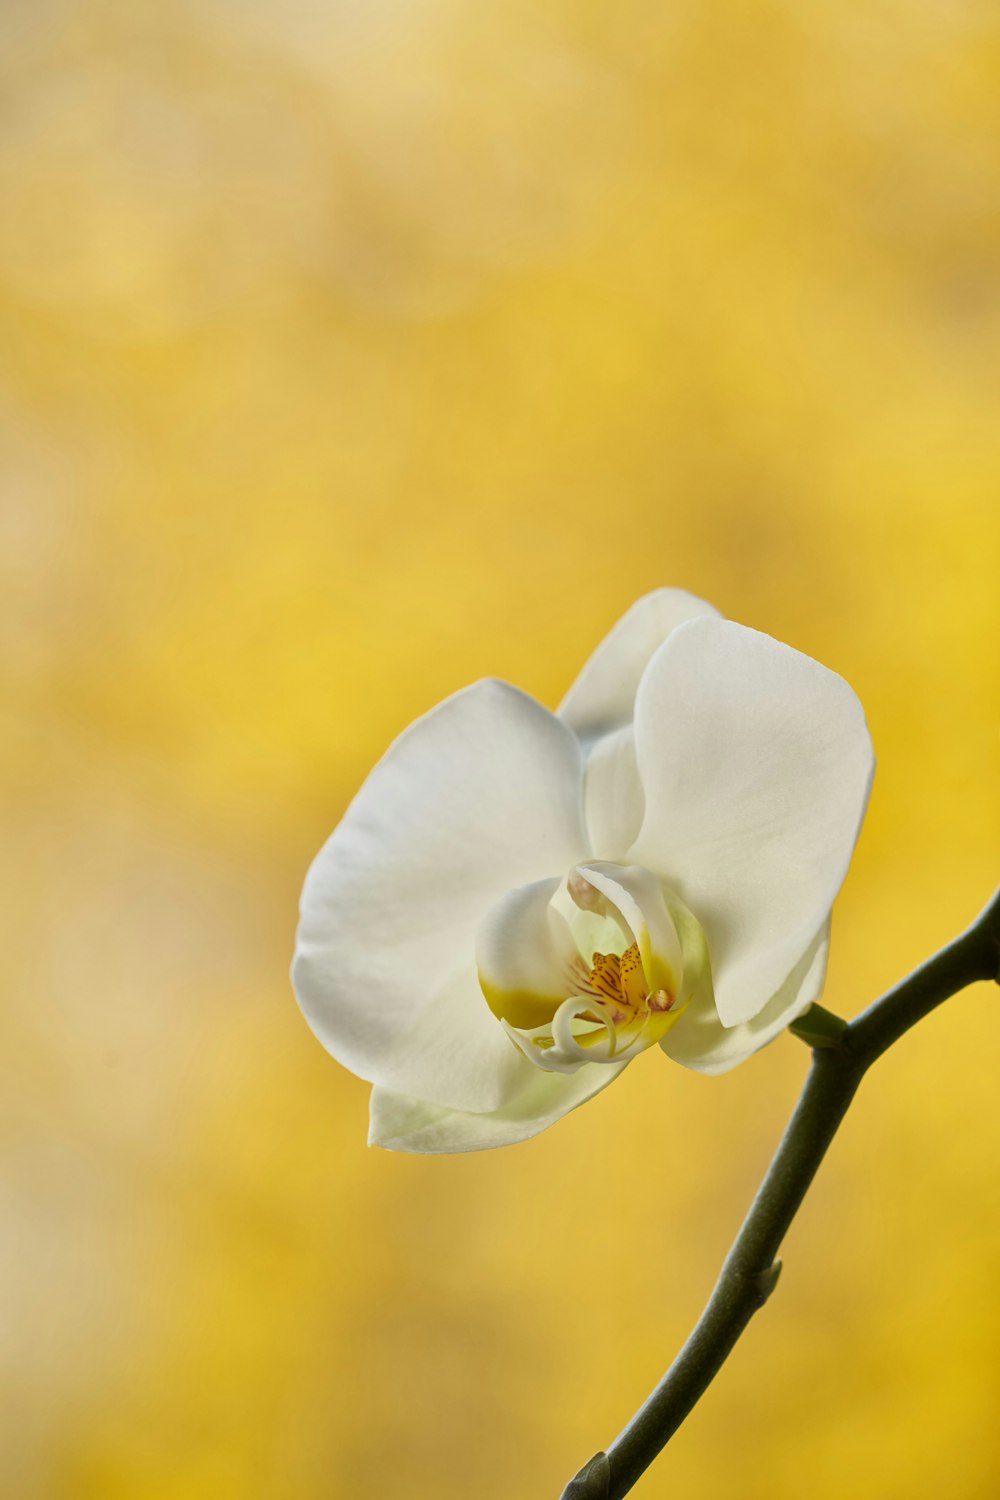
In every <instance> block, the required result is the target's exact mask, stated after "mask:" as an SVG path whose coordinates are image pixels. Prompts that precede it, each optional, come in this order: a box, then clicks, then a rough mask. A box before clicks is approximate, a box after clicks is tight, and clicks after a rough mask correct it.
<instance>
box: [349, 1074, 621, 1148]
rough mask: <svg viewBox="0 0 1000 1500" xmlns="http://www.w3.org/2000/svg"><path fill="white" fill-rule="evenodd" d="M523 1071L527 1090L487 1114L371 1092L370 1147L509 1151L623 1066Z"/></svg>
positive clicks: (608, 1080) (591, 1093) (378, 1090)
mask: <svg viewBox="0 0 1000 1500" xmlns="http://www.w3.org/2000/svg"><path fill="white" fill-rule="evenodd" d="M511 1050H512V1051H513V1050H514V1049H513V1048H512V1049H511ZM524 1066H525V1067H526V1068H528V1069H529V1070H530V1072H531V1074H532V1077H531V1079H530V1081H529V1082H528V1085H527V1087H526V1088H525V1089H523V1090H522V1091H521V1092H520V1093H519V1094H518V1095H517V1096H516V1098H514V1099H512V1100H511V1101H510V1102H509V1103H508V1104H505V1105H504V1106H503V1107H502V1108H500V1109H496V1110H491V1111H490V1112H489V1113H486V1114H473V1113H471V1112H469V1111H466V1110H457V1109H443V1108H441V1107H440V1106H439V1105H434V1104H425V1103H422V1102H421V1101H420V1100H418V1099H410V1098H407V1097H406V1096H405V1095H403V1094H394V1093H392V1092H390V1090H388V1089H385V1088H374V1089H372V1097H371V1128H370V1130H369V1134H368V1144H369V1145H370V1146H382V1147H383V1148H384V1149H385V1150H388V1151H416V1152H421V1153H431V1154H443V1153H447V1152H455V1151H485V1150H487V1149H488V1148H489V1147H492V1146H513V1145H515V1144H516V1143H517V1142H518V1141H526V1140H528V1139H529V1138H530V1137H531V1136H533V1135H538V1133H539V1132H540V1131H542V1130H545V1129H546V1128H547V1127H548V1126H549V1125H553V1124H554V1123H555V1122H556V1120H559V1119H561V1118H562V1116H563V1115H566V1114H569V1112H570V1111H571V1110H573V1109H576V1107H577V1106H578V1105H580V1104H583V1103H585V1102H586V1100H587V1099H591V1098H593V1096H594V1095H595V1094H598V1093H600V1091H601V1089H603V1088H607V1086H608V1084H609V1083H611V1082H613V1080H614V1079H615V1078H617V1077H618V1075H619V1073H621V1071H622V1069H623V1068H625V1067H626V1066H627V1064H626V1063H622V1064H621V1065H620V1066H618V1067H615V1066H607V1065H604V1066H602V1065H600V1064H596V1063H589V1064H588V1065H587V1066H586V1067H583V1068H581V1069H580V1070H579V1071H578V1072H576V1073H573V1074H571V1075H568V1074H565V1073H542V1072H540V1071H539V1070H538V1069H537V1068H532V1067H531V1064H530V1063H527V1062H526V1063H525V1064H524Z"/></svg>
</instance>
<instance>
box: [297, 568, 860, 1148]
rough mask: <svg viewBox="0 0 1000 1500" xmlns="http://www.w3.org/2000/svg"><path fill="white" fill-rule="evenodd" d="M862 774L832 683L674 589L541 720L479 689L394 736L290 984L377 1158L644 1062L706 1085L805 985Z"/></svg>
mask: <svg viewBox="0 0 1000 1500" xmlns="http://www.w3.org/2000/svg"><path fill="white" fill-rule="evenodd" d="M873 769H874V759H873V755H872V748H871V740H870V738H869V734H868V730H867V727H866V725H865V720H864V714H863V712H862V709H861V705H860V703H859V702H858V699H857V698H856V697H855V695H854V693H853V692H852V690H851V688H850V687H848V685H847V684H846V683H845V682H844V681H843V679H842V678H840V677H838V676H837V675H836V674H835V673H833V672H831V671H828V670H827V669H826V668H825V667H822V666H820V665H819V664H818V663H817V662H815V661H812V660H811V659H810V658H809V657H807V656H803V655H801V654H800V653H799V652H797V651H793V650H792V649H791V648H790V647H788V646H783V645H781V644H779V643H778V642H777V641H774V640H772V639H771V638H770V637H768V636H766V635H761V634H759V633H758V632H757V631H754V630H748V629H745V628H744V627H743V626H740V625H736V624H733V623H732V622H730V621H727V620H723V619H722V618H721V617H720V616H719V615H718V613H717V611H716V610H714V609H713V608H712V607H711V606H710V605H708V604H705V603H704V602H703V601H701V600H700V599H696V598H694V597H692V596H691V595H690V594H686V593H682V592H680V591H679V590H675V589H661V590H659V591H658V592H656V593H654V594H650V595H648V596H647V597H646V598H643V599H640V600H639V601H638V603H637V604H635V605H634V606H633V607H632V608H631V609H630V610H629V612H628V613H627V614H626V615H625V616H624V618H623V619H622V620H620V621H619V623H618V624H617V626H616V627H615V628H614V630H612V632H611V634H610V635H609V636H608V637H607V639H606V640H605V641H604V642H603V643H602V644H601V645H600V646H599V647H598V649H597V651H596V652H595V653H594V655H593V656H592V657H591V659H590V660H589V661H588V662H587V664H586V666H585V667H584V669H583V671H582V672H581V674H580V676H579V678H578V679H577V681H576V682H575V684H574V685H573V687H572V688H571V690H570V692H569V694H568V696H567V697H566V699H565V700H564V702H563V704H562V706H561V707H560V709H559V711H558V713H556V714H553V713H550V712H549V711H548V709H546V708H543V707H542V705H541V704H540V703H537V702H536V701H535V700H534V699H533V698H530V697H528V696H527V694H525V693H522V692H520V691H519V690H518V689H517V688H514V687H510V686H508V685H507V684H506V683H503V682H497V681H485V682H480V683H477V684H476V685H475V686H473V687H470V688H466V689H465V690H464V691H462V692H459V693H456V694H455V695H454V696H453V697H451V698H448V699H447V700H446V701H445V702H444V703H442V704H440V705H439V706H438V707H437V708H435V709H432V710H431V712H430V713H428V714H426V715H425V716H424V717H423V718H421V719H418V720H417V722H416V723H415V724H413V725H411V726H410V728H409V729H407V730H406V732H405V733H404V734H402V735H401V736H400V737H399V739H398V740H396V742H395V744H393V745H392V746H391V748H390V749H389V750H388V752H387V753H386V755H385V756H384V757H383V759H382V760H381V761H380V762H379V764H378V765H377V766H376V767H375V769H374V770H373V771H372V773H371V775H370V776H369V777H368V779H367V781H366V782H365V784H364V786H363V787H362V788H361V790H360V792H359V793H358V795H357V797H356V798H355V799H354V801H353V802H352V803H351V805H350V807H349V808H348V810H347V812H346V814H345V816H344V819H343V821H342V822H341V824H340V826H339V827H338V828H337V829H336V831H335V832H334V833H333V835H332V836H331V838H330V839H329V841H328V842H327V844H326V845H325V847H324V848H323V849H322V850H321V852H320V854H319V855H318V857H317V858H316V860H315V862H314V864H313V866H312V868H311V870H310V871H309V874H308V876H307V879H306V883H305V889H304V891H303V896H302V915H301V922H300V926H299V931H298V940H297V948H296V955H295V962H294V966H293V971H292V973H293V982H294V985H295V990H296V993H297V995H298V999H299V1003H300V1005H301V1007H302V1009H303V1011H304V1013H305V1015H306V1018H307V1020H308V1022H309V1024H310V1026H311V1027H312V1028H313V1030H314V1031H315V1033H316V1035H317V1036H318V1037H319V1039H320V1041H321V1042H322V1043H323V1045H324V1046H325V1047H326V1048H327V1049H328V1050H329V1051H330V1052H331V1053H332V1054H333V1056H334V1057H336V1058H337V1059H338V1060H339V1061H340V1062H341V1063H343V1064H344V1065H345V1066H346V1067H348V1068H350V1069H351V1070H352V1071H353V1072H354V1073H356V1074H358V1075H359V1076H360V1077H361V1078H365V1079H367V1080H368V1081H369V1082H371V1083H372V1084H374V1088H373V1090H372V1096H371V1132H370V1136H369V1139H370V1141H371V1142H372V1143H373V1144H376V1145H380V1146H386V1147H389V1148H391V1149H394V1150H401V1151H421V1152H442V1151H470V1150H477V1149H481V1148H483V1147H487V1146H502V1145H507V1144H510V1143H511V1142H514V1141H520V1140H524V1139H526V1138H527V1137H528V1136H531V1135H535V1134H536V1133H537V1132H538V1131H540V1130H543V1129H544V1128H545V1127H546V1126H547V1125H551V1124H552V1123H553V1122H554V1121H555V1120H558V1119H559V1118H560V1117H561V1116H562V1115H565V1114H566V1113H567V1112H568V1111H569V1110H571V1109H574V1108H575V1107H576V1106H577V1105H578V1104H582V1103H583V1101H584V1100H585V1099H589V1098H590V1096H591V1095H592V1094H596V1093H597V1092H598V1091H599V1090H600V1089H602V1088H604V1087H605V1086H606V1085H607V1084H609V1083H610V1082H611V1081H612V1080H613V1079H614V1078H617V1077H618V1075H619V1074H620V1073H621V1072H622V1071H623V1069H624V1068H626V1067H627V1066H628V1064H629V1062H631V1061H632V1060H633V1059H634V1058H635V1057H637V1056H638V1054H639V1053H640V1052H644V1051H646V1050H647V1049H649V1048H651V1047H653V1045H654V1044H656V1045H658V1046H659V1048H661V1049H662V1051H664V1052H665V1053H666V1054H667V1055H668V1056H669V1057H672V1058H673V1059H674V1060H675V1061H677V1062H680V1063H683V1064H685V1065H686V1066H687V1067H690V1068H695V1069H698V1070H699V1071H700V1072H703V1073H719V1072H722V1071H723V1070H725V1069H727V1068H730V1067H732V1066H734V1064H736V1063H738V1062H740V1061H742V1060H743V1059H744V1058H746V1057H747V1056H748V1055H749V1054H750V1053H752V1052H754V1051H756V1050H757V1049H758V1048H759V1047H761V1046H763V1045H764V1044H765V1043H766V1042H768V1041H770V1040H771V1039H772V1037H774V1036H776V1035H777V1033H778V1032H780V1031H781V1030H782V1028H783V1027H785V1026H787V1024H788V1023H789V1022H790V1021H792V1020H794V1019H795V1017H797V1016H799V1015H800V1014H801V1013H802V1012H803V1011H804V1010H806V1009H807V1008H808V1007H809V1005H811V1004H812V1002H813V1001H814V1000H815V999H816V998H817V996H818V995H819V994H820V992H821V990H822V986H823V980H824V976H825V970H826V958H827V946H828V937H829V919H830V908H831V906H832V904H833V900H834V897H835V896H836V894H837V892H838V890H839V888H840V885H841V883H842V881H843V879H844V876H845V874H846V872H847V867H848V863H849V861H850V858H851V853H852V851H853V848H854V844H855V842H856V839H857V836H858V831H859V828H860V824H861V820H862V817H863V816H864V810H865V806H866V803H867V800H868V793H869V790H870V787H871V779H872V773H873Z"/></svg>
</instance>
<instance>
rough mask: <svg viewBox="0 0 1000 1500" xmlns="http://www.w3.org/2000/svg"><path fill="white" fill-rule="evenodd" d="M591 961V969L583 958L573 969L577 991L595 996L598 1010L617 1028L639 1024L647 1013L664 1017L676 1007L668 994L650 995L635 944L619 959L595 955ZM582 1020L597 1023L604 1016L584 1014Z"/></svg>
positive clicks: (616, 955)
mask: <svg viewBox="0 0 1000 1500" xmlns="http://www.w3.org/2000/svg"><path fill="white" fill-rule="evenodd" d="M591 961H592V963H593V968H591V969H588V968H587V965H586V962H585V961H584V959H583V958H582V957H581V958H579V959H578V961H577V963H576V964H575V965H574V967H573V973H572V982H573V987H574V990H575V991H576V993H577V994H580V995H592V996H593V997H594V999H595V1000H596V1001H597V1008H598V1010H599V1011H601V1012H602V1013H603V1015H604V1017H605V1018H606V1019H609V1020H611V1021H612V1022H613V1023H614V1025H615V1026H621V1025H623V1024H625V1025H628V1024H629V1023H631V1022H634V1021H636V1020H638V1019H639V1017H640V1016H641V1015H642V1013H643V1012H644V1011H649V1012H656V1013H664V1012H666V1011H668V1010H669V1009H670V1007H671V1006H672V1005H673V1003H674V997H673V995H671V994H669V992H668V991H667V990H656V991H655V992H652V993H651V992H650V989H649V985H648V983H647V981H646V975H645V972H644V970H643V967H642V959H641V958H640V957H639V945H638V944H637V943H632V944H631V945H630V946H629V947H628V948H626V949H625V952H624V953H623V954H622V955H621V956H620V957H619V955H618V954H617V953H595V954H593V955H592V959H591ZM580 1019H581V1020H593V1021H598V1020H600V1019H601V1016H600V1015H590V1014H589V1013H581V1015H580Z"/></svg>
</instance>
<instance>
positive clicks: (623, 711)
mask: <svg viewBox="0 0 1000 1500" xmlns="http://www.w3.org/2000/svg"><path fill="white" fill-rule="evenodd" d="M701 615H718V610H716V609H714V608H713V607H712V605H711V604H706V603H705V601H704V599H698V598H696V597H695V595H694V594H688V593H685V591H684V590H683V589H656V590H655V591H654V592H653V593H651V594H645V595H644V596H643V597H642V598H641V599H637V600H636V602H635V604H633V605H632V608H631V609H630V610H628V611H627V613H625V614H624V615H622V617H621V619H620V620H619V621H618V623H617V625H615V626H614V627H613V628H612V630H611V631H610V632H609V634H608V635H606V636H605V637H604V640H603V641H602V642H601V644H600V645H599V646H598V647H597V649H596V651H594V653H593V655H592V656H591V657H590V659H589V660H588V661H587V663H586V665H585V666H584V668H583V670H582V671H581V672H580V674H579V676H578V677H577V679H576V681H575V682H574V684H573V686H572V687H571V688H570V690H569V692H568V693H567V694H566V696H565V698H564V699H563V701H562V703H561V704H560V705H559V717H560V718H562V719H565V721H566V723H567V724H570V725H572V727H573V728H574V729H575V730H576V732H577V734H578V735H580V737H581V739H589V738H591V737H592V736H595V735H600V734H607V733H608V731H609V730H612V729H619V728H620V727H621V726H622V725H623V724H627V723H628V722H629V721H630V720H631V718H632V706H633V703H634V701H635V694H636V689H637V687H638V686H639V679H640V678H641V677H642V674H643V672H644V671H645V670H646V666H647V665H648V663H649V661H650V659H651V657H652V656H653V653H654V652H655V651H656V650H657V649H658V648H659V647H660V646H662V645H663V642H664V641H665V640H666V639H667V637H668V636H669V635H670V634H671V633H672V632H673V631H674V630H676V629H677V627H678V625H681V624H683V623H684V621H685V620H693V619H696V618H698V617H699V616H701Z"/></svg>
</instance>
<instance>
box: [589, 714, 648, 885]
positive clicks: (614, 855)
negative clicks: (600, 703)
mask: <svg viewBox="0 0 1000 1500" xmlns="http://www.w3.org/2000/svg"><path fill="white" fill-rule="evenodd" d="M583 800H584V807H585V810H586V818H587V831H588V833H589V834H590V847H591V848H592V849H593V851H594V853H595V854H596V855H597V856H598V857H599V858H600V859H610V860H621V859H622V858H623V856H624V855H625V854H626V853H627V851H628V850H629V849H631V847H632V845H633V844H634V843H635V839H636V835H637V834H638V832H639V829H640V828H641V827H642V810H643V798H642V782H641V781H640V780H639V767H638V764H637V762H636V758H635V735H634V734H633V732H632V725H631V724H625V725H623V726H622V728H621V729H615V730H613V731H612V732H611V733H610V734H603V735H601V737H600V739H598V740H595V741H594V743H593V744H592V745H591V747H590V750H589V753H588V755H587V766H586V770H585V772H584V794H583Z"/></svg>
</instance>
